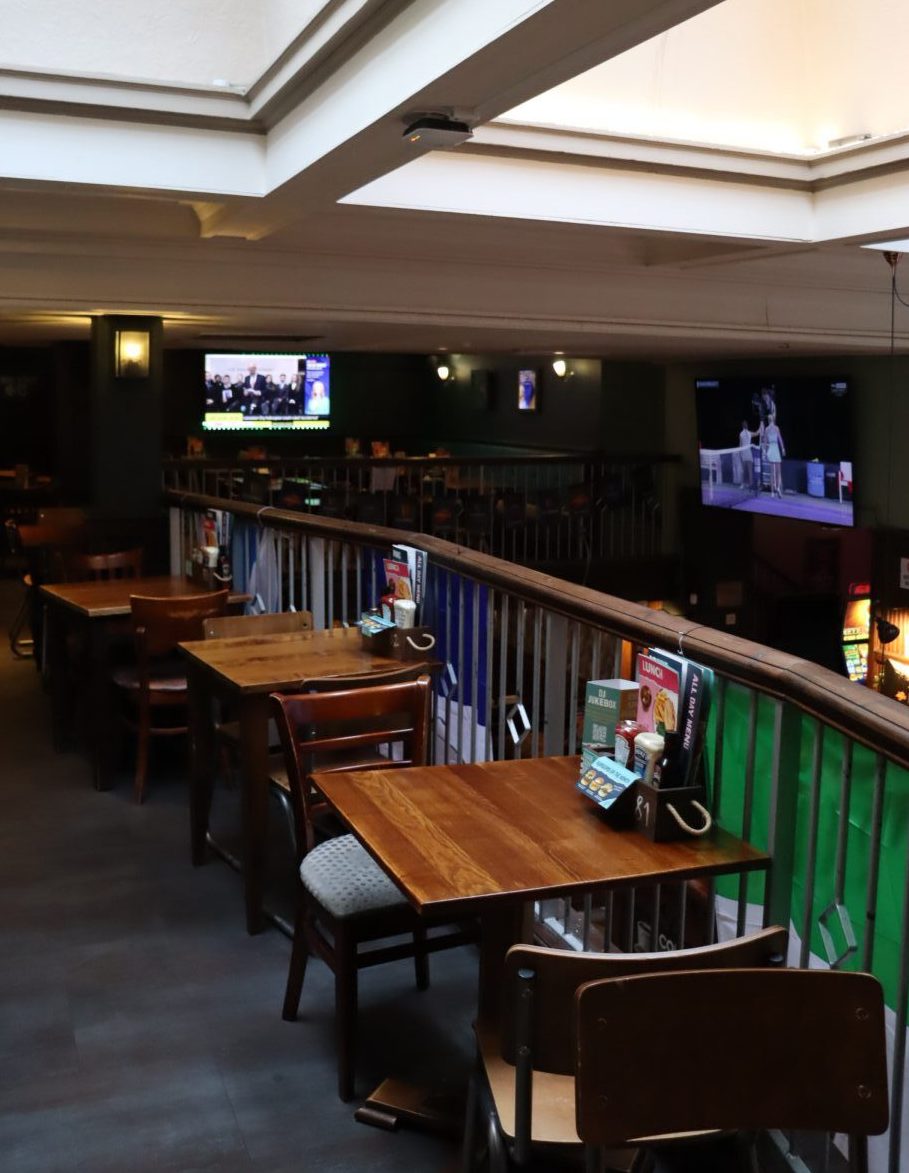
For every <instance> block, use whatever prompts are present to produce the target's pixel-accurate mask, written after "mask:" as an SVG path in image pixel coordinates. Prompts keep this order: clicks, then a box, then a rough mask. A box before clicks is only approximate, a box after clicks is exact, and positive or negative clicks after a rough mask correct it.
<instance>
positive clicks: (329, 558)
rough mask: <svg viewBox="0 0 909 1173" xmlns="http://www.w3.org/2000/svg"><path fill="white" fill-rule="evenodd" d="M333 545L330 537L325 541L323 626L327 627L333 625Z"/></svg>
mask: <svg viewBox="0 0 909 1173" xmlns="http://www.w3.org/2000/svg"><path fill="white" fill-rule="evenodd" d="M335 546H336V543H335V541H334V540H333V539H331V540H329V541H328V542H327V543H326V550H325V555H326V556H325V575H326V578H327V580H328V581H327V585H326V588H325V593H326V603H327V613H326V620H325V626H326V627H328V628H332V627H334V625H335Z"/></svg>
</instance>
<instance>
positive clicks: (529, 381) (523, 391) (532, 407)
mask: <svg viewBox="0 0 909 1173" xmlns="http://www.w3.org/2000/svg"><path fill="white" fill-rule="evenodd" d="M536 410H537V373H536V371H518V411H536Z"/></svg>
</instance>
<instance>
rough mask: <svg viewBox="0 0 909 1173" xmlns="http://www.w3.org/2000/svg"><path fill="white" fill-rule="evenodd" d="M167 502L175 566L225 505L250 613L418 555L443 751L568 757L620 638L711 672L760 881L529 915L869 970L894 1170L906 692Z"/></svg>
mask: <svg viewBox="0 0 909 1173" xmlns="http://www.w3.org/2000/svg"><path fill="white" fill-rule="evenodd" d="M166 498H167V501H168V503H169V504H170V505H171V507H172V508H171V550H172V562H173V569H174V570H175V571H178V570H181V569H183V568H184V566H185V563H186V560H187V559H188V557H189V555H190V547H191V546H192V544H193V542H194V540H195V534H196V533H197V532H198V527H199V525H200V514H201V512H202V511H204V510H206V509H210V508H218V509H224V510H227V511H229V512H230V513H231V514H232V515H233V521H234V526H233V537H232V557H233V568H234V581H235V584H236V585H237V586H238V587H240V588H245V589H249V590H250V591H251V593H252V594H253V595H254V596H255V605H256V606H257V607H262V608H264V609H266V610H286V609H289V608H291V607H296V608H306V609H308V610H311V611H312V612H313V616H314V622H315V625H316V626H317V627H319V626H330V625H332V624H333V623H338V622H340V623H354V622H356V621H357V619H358V618H359V616H360V613H361V611H362V609H363V608H364V607H365V606H367V605H369V604H370V603H372V602H373V601H374V600H375V599H376V597H377V595H378V593H379V589H380V586H381V585H382V575H381V558H382V556H383V555H385V554H387V553H388V550H389V546H390V544H391V543H392V542H393V541H402V540H403V541H406V542H408V543H409V544H412V545H416V546H419V547H420V548H422V549H424V550H426V551H427V553H428V556H429V575H428V592H427V604H426V605H427V616H426V621H427V622H428V623H429V624H430V625H431V626H432V627H433V628H434V630H435V632H436V634H437V637H438V648H439V656H440V659H442V660H443V662H444V663H445V665H446V666H445V669H444V671H443V672H442V673H441V676H440V680H439V685H438V694H437V697H436V712H435V719H436V730H437V734H436V741H435V747H434V749H435V757H436V760H437V761H446V762H449V761H473V760H482V759H488V758H503V757H509V756H511V757H534V756H538V755H548V754H562V753H574V752H577V751H578V749H579V741H580V731H579V713H580V710H581V709H582V707H583V697H584V683H585V681H587V680H588V679H595V678H598V677H602V676H618V675H620V669H621V666H622V664H623V659H624V660H625V661H626V662H627V654H628V650H629V645H631V646H633V647H640V646H658V647H664V648H668V649H670V650H673V651H675V650H681V651H682V652H683V653H684V654H685V655H686V656H688V657H690V658H691V659H693V660H696V661H698V662H700V663H702V664H704V665H706V666H708V667H709V668H712V669H713V671H714V673H715V678H716V688H715V695H714V704H713V710H712V716H711V720H710V725H709V729H708V737H707V747H706V752H705V758H706V768H707V774H708V778H709V782H710V795H711V806H712V808H713V813H714V816H715V818H716V819H717V821H718V822H719V823H720V824H721V825H722V826H724V827H725V828H726V829H728V830H730V831H732V832H733V833H736V834H740V835H742V836H743V837H744V838H746V839H748V840H750V841H751V842H753V843H754V844H756V845H757V846H759V847H762V848H764V849H766V850H768V851H769V853H770V854H771V856H772V859H773V866H772V869H771V871H770V872H769V873H768V875H767V877H766V878H763V877H759V876H751V877H743V878H742V879H740V880H739V879H733V880H725V881H718V882H717V883H716V886H715V887H714V886H712V885H709V886H701V885H699V884H697V883H694V882H689V883H686V884H680V885H675V886H673V888H672V890H670V889H669V887H668V886H664V887H663V888H662V890H661V889H660V888H659V887H658V888H656V889H654V888H653V887H650V888H647V889H645V888H638V889H636V890H635V891H633V892H631V893H629V894H625V893H622V894H619V893H616V894H614V895H611V894H601V895H600V896H593V897H590V898H588V899H586V900H585V901H582V902H580V903H578V904H576V905H575V904H573V903H572V902H568V901H564V902H563V901H559V902H550V903H549V904H547V905H546V906H542V907H538V908H537V918H538V926H539V928H540V931H541V933H543V934H546V933H550V934H551V933H553V932H558V934H559V935H560V936H561V938H562V939H563V940H564V941H565V942H566V943H568V944H569V945H574V946H575V947H593V948H598V947H609V945H610V943H611V944H613V945H615V946H618V947H619V948H622V949H641V948H644V949H650V948H674V947H678V946H680V945H689V944H694V943H701V942H704V941H709V940H711V939H712V938H713V936H714V934H715V933H719V934H720V935H723V936H728V935H740V934H742V933H743V932H745V931H746V930H747V929H749V928H752V927H756V926H757V925H759V924H761V923H768V924H769V923H779V924H785V925H789V926H790V931H791V946H790V958H789V960H790V963H791V964H794V965H799V966H808V965H811V966H830V967H836V968H844V969H862V970H868V971H871V972H873V973H875V974H876V975H877V976H878V977H879V979H880V980H881V982H882V983H883V985H884V989H885V994H886V999H887V1005H888V1007H889V1027H890V1029H891V1048H892V1053H891V1059H892V1067H891V1089H892V1105H891V1118H892V1123H891V1129H890V1133H889V1135H888V1136H887V1137H883V1138H878V1139H877V1140H876V1141H872V1155H873V1168H875V1169H878V1170H887V1171H888V1173H897V1171H898V1170H899V1169H900V1168H902V1167H904V1166H901V1159H902V1157H901V1155H902V1153H903V1150H904V1149H905V1148H906V1143H907V1138H906V1130H907V1126H906V1124H905V1122H906V1120H907V1119H909V1108H907V1106H906V1104H905V1103H904V1094H905V1080H904V1070H905V1064H906V1017H907V997H909V951H907V940H909V712H907V710H906V708H905V706H902V705H898V704H896V703H895V702H893V701H890V700H888V699H886V698H884V697H882V696H880V695H879V694H877V693H875V692H872V691H871V690H869V689H866V688H863V687H861V686H859V685H856V684H851V683H850V682H849V681H848V680H846V679H845V678H844V677H840V676H837V675H836V674H834V673H832V672H830V671H828V670H826V669H823V668H820V667H818V666H816V665H814V664H812V663H809V662H807V661H805V660H801V659H798V658H797V657H795V656H791V655H785V654H783V653H780V652H777V651H774V650H773V649H770V648H767V647H763V646H761V645H759V644H754V643H749V642H747V641H745V640H742V639H739V638H737V637H735V636H732V635H729V634H727V633H725V632H721V631H716V630H713V629H711V628H707V627H703V626H700V625H698V624H696V623H694V622H692V621H689V620H685V619H680V618H674V617H672V616H669V615H667V614H665V613H664V612H659V611H653V610H650V609H648V608H646V607H644V606H640V605H637V604H634V603H629V602H626V601H624V600H622V599H618V598H615V597H612V596H609V595H605V594H601V593H599V592H597V591H594V590H591V589H589V588H586V587H584V586H579V585H577V584H572V583H569V582H565V581H561V580H558V579H554V578H552V577H550V576H547V575H545V574H542V573H540V572H538V571H535V570H533V569H531V568H529V567H527V566H524V565H520V564H515V563H511V562H506V561H503V560H500V559H499V558H496V557H493V556H491V555H489V554H486V553H484V552H480V551H476V550H473V551H464V550H463V549H462V548H461V547H459V546H457V545H455V544H453V543H451V542H448V541H446V540H443V539H441V538H438V537H433V536H427V535H421V534H418V533H410V534H402V533H400V532H396V531H394V530H390V529H383V528H380V527H376V526H365V525H361V524H357V523H354V522H350V521H345V520H340V519H331V518H325V517H315V516H311V515H306V514H301V513H296V512H291V511H287V510H281V509H274V508H268V507H264V508H263V507H257V506H255V505H251V504H245V503H240V502H232V501H229V500H224V499H219V498H208V497H202V496H195V495H188V494H186V493H177V492H169V493H167V494H166ZM706 1028H707V1029H709V1024H707V1026H706ZM789 1143H792V1144H793V1145H794V1144H795V1141H794V1139H792V1138H790V1139H789ZM790 1160H791V1164H792V1165H793V1166H794V1167H796V1168H798V1167H802V1168H812V1169H826V1168H828V1164H827V1163H826V1162H827V1157H826V1155H824V1156H822V1157H821V1158H819V1159H818V1158H817V1155H816V1153H814V1152H813V1151H811V1150H806V1151H805V1152H801V1153H799V1151H798V1149H797V1148H793V1149H792V1151H791V1154H790ZM799 1162H801V1165H800V1164H799ZM829 1167H835V1163H834V1164H832V1165H830V1166H829Z"/></svg>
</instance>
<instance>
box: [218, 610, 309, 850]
mask: <svg viewBox="0 0 909 1173" xmlns="http://www.w3.org/2000/svg"><path fill="white" fill-rule="evenodd" d="M301 631H312V612H311V611H276V612H270V613H267V614H265V615H213V616H211V617H210V618H208V619H206V620H204V622H203V624H202V636H203V638H204V639H246V638H252V639H255V638H257V637H260V636H265V635H293V634H294V633H296V632H301ZM215 737H216V739H217V741H218V742H219V745H220V751H221V752H220V757H221V763H222V766H223V768H224V771H225V773H226V775H227V777H228V778H230V777H231V776H232V773H233V765H234V763H235V762H236V761H237V759H238V757H239V752H240V724H239V722H238V721H235V720H233V719H232V718H231V717H230V715H229V714H225V713H224V712H222V713H221V715H220V716H219V718H218V720H216V722H215ZM268 748H269V752H270V753H274V754H279V755H280V756H279V757H278V758H276V760H275V761H274V762H273V763H272V770H271V777H270V779H269V780H270V782H271V784H272V787H273V788H274V790H275V793H276V796H277V798H278V800H279V801H280V803H281V805H282V807H283V808H284V813H285V815H286V817H287V820H288V826H289V827H290V832H291V837H293V835H294V821H293V814H292V811H291V809H290V783H289V782H288V780H287V772H286V770H285V769H284V757H283V754H281V744H280V741H279V739H278V732H277V730H276V729H275V728H274V725H273V723H272V722H270V723H269V731H268Z"/></svg>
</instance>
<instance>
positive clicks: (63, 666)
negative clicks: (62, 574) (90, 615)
mask: <svg viewBox="0 0 909 1173" xmlns="http://www.w3.org/2000/svg"><path fill="white" fill-rule="evenodd" d="M44 640H45V653H46V655H47V666H48V673H49V676H50V702H51V736H52V738H53V746H54V749H55V750H56V751H57V753H62V751H63V750H65V749H68V748H69V732H70V729H69V703H68V700H69V697H68V692H69V690H68V687H67V683H68V682H67V662H66V623H65V620H64V618H63V616H62V615H61V614H60V612H59V609H58V608H57V607H53V606H48V607H47V608H46V609H45V617H44Z"/></svg>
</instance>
